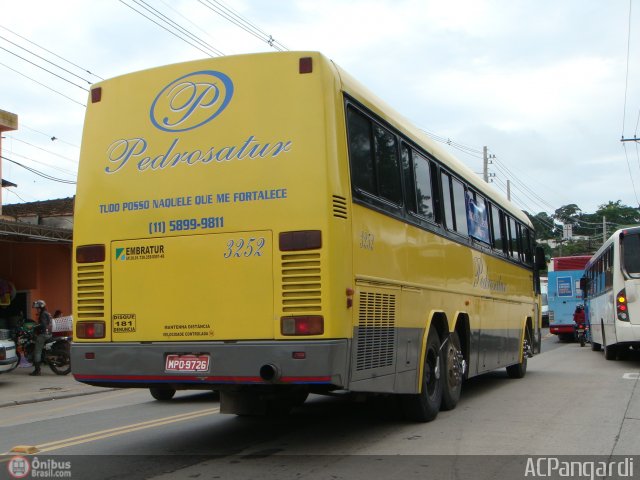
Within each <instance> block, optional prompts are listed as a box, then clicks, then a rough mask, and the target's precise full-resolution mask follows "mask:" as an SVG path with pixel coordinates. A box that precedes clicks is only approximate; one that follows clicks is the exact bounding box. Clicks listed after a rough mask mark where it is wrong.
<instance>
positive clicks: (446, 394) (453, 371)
mask: <svg viewBox="0 0 640 480" xmlns="http://www.w3.org/2000/svg"><path fill="white" fill-rule="evenodd" d="M443 360H444V369H443V370H444V378H443V381H442V405H441V406H440V408H441V409H442V410H453V409H454V408H456V405H457V404H458V401H459V400H460V392H461V391H462V378H463V376H464V357H463V356H462V348H461V347H460V337H459V336H458V332H453V333H450V334H449V339H448V341H447V345H446V346H445V348H444V357H443Z"/></svg>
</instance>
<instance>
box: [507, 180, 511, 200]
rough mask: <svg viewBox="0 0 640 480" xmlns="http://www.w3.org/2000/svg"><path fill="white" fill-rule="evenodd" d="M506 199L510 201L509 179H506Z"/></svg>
mask: <svg viewBox="0 0 640 480" xmlns="http://www.w3.org/2000/svg"><path fill="white" fill-rule="evenodd" d="M507 200H509V201H511V180H508V179H507Z"/></svg>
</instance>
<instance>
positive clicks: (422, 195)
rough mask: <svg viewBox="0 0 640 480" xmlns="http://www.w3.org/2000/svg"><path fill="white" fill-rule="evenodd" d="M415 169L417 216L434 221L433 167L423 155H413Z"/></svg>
mask: <svg viewBox="0 0 640 480" xmlns="http://www.w3.org/2000/svg"><path fill="white" fill-rule="evenodd" d="M413 168H414V171H415V179H416V193H417V195H418V209H417V212H416V213H417V214H418V215H420V216H422V217H424V218H426V219H427V220H430V221H433V220H434V214H433V211H434V210H433V190H432V188H431V166H430V165H429V161H428V160H427V159H426V158H424V157H423V156H422V155H419V154H416V153H415V152H414V154H413Z"/></svg>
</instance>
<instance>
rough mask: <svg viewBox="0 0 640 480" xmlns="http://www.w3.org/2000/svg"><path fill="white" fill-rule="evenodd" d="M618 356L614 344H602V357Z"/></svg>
mask: <svg viewBox="0 0 640 480" xmlns="http://www.w3.org/2000/svg"><path fill="white" fill-rule="evenodd" d="M617 356H618V348H617V347H616V345H605V346H604V358H606V359H607V360H615V359H616V357H617Z"/></svg>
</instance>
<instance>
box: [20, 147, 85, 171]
mask: <svg viewBox="0 0 640 480" xmlns="http://www.w3.org/2000/svg"><path fill="white" fill-rule="evenodd" d="M11 155H13V156H14V157H20V158H23V159H25V160H29V161H31V162H34V163H37V164H39V165H42V166H43V167H48V168H51V169H53V170H57V171H59V172H60V173H65V174H67V175H73V176H76V175H77V174H76V172H72V171H71V170H65V169H64V168H60V167H56V166H54V165H50V164H48V163H44V162H41V161H39V160H36V159H34V158H31V157H27V156H25V155H22V154H20V153H17V152H11Z"/></svg>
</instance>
